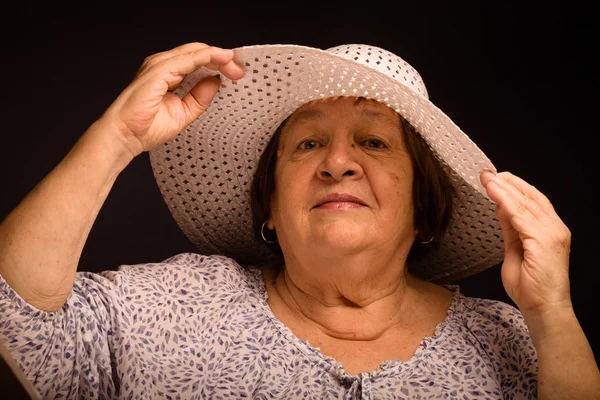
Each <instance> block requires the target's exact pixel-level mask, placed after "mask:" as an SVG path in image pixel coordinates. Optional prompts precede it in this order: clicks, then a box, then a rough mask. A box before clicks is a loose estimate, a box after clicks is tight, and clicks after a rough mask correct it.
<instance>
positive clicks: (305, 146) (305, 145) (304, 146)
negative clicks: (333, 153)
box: [298, 140, 319, 150]
mask: <svg viewBox="0 0 600 400" xmlns="http://www.w3.org/2000/svg"><path fill="white" fill-rule="evenodd" d="M317 147H319V142H317V141H316V140H305V141H304V142H302V143H300V145H299V146H298V148H299V149H300V150H312V149H316V148H317Z"/></svg>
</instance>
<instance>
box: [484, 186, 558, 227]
mask: <svg viewBox="0 0 600 400" xmlns="http://www.w3.org/2000/svg"><path fill="white" fill-rule="evenodd" d="M486 190H487V192H488V195H489V196H490V198H491V199H492V200H493V201H494V202H496V204H497V205H498V207H497V215H498V219H499V220H500V222H501V224H510V225H511V226H512V227H513V228H514V229H516V230H517V231H518V232H519V233H520V234H521V235H524V236H525V237H535V236H536V235H540V233H542V232H540V229H541V228H544V227H545V226H546V225H548V222H549V221H548V220H549V218H548V217H547V216H546V217H545V219H546V220H544V217H543V216H542V215H546V214H545V213H542V212H541V211H540V210H539V207H538V209H536V206H535V205H532V204H531V203H532V202H531V201H530V200H528V198H527V197H526V196H523V195H522V194H519V193H520V192H519V193H517V192H518V191H517V190H516V189H514V188H513V187H511V186H510V185H508V184H507V183H506V182H504V181H503V180H502V179H499V178H494V179H493V180H490V181H489V182H487V185H486ZM540 220H541V221H542V222H541V223H540Z"/></svg>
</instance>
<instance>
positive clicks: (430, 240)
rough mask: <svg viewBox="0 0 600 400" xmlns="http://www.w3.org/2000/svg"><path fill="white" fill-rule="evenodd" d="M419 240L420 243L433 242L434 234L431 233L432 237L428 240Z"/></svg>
mask: <svg viewBox="0 0 600 400" xmlns="http://www.w3.org/2000/svg"><path fill="white" fill-rule="evenodd" d="M418 242H419V243H420V244H428V243H431V242H433V235H431V237H430V238H429V240H427V241H421V240H418Z"/></svg>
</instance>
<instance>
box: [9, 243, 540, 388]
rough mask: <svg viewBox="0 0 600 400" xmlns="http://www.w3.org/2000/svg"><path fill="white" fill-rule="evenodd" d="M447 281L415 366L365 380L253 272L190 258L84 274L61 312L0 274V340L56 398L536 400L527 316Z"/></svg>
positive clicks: (384, 367) (389, 365) (227, 262)
mask: <svg viewBox="0 0 600 400" xmlns="http://www.w3.org/2000/svg"><path fill="white" fill-rule="evenodd" d="M447 287H448V288H449V289H451V290H452V291H453V293H454V295H453V299H452V301H451V304H450V307H449V309H448V314H447V317H446V319H445V320H444V321H443V322H442V323H440V324H439V325H438V326H437V328H436V330H435V333H434V334H433V335H432V336H428V337H425V338H424V339H423V341H422V342H421V345H420V346H419V347H418V348H417V350H416V352H415V354H414V356H413V357H412V358H411V359H410V360H408V361H405V362H401V361H397V360H389V361H385V362H384V363H382V364H381V365H380V367H379V368H378V369H377V370H375V371H371V372H367V373H360V374H357V375H350V374H348V373H347V372H345V371H344V368H343V365H342V364H341V363H338V362H336V361H335V360H334V359H333V358H331V357H328V356H326V355H324V354H322V353H321V352H320V351H319V349H318V348H315V347H313V346H311V345H310V343H308V342H306V341H304V340H301V339H299V338H298V337H296V336H295V335H294V334H293V333H292V332H291V331H290V330H289V329H288V328H287V327H286V326H285V325H283V324H282V323H281V321H279V320H278V319H277V318H276V317H275V316H274V315H273V313H272V312H271V309H270V308H269V306H268V304H267V291H266V288H265V286H264V283H263V280H262V274H261V270H260V269H259V268H255V267H251V268H247V269H244V268H242V267H240V266H239V265H238V264H237V263H236V262H235V261H233V260H231V259H229V258H227V257H223V256H203V255H199V254H192V253H183V254H179V255H176V256H173V257H171V258H169V259H167V260H165V261H164V262H160V263H151V264H140V265H123V266H121V267H120V268H119V269H118V270H117V271H106V272H102V273H91V272H78V273H77V278H76V281H75V285H74V287H73V291H72V292H71V295H70V296H69V298H68V300H67V302H66V304H65V305H64V306H63V307H62V309H60V310H59V311H56V312H44V311H40V310H38V309H36V308H34V307H32V306H31V305H29V304H27V303H26V302H25V301H23V299H21V298H20V297H19V296H18V295H17V294H16V293H15V292H14V291H13V290H12V289H11V288H10V287H9V286H8V284H7V283H6V281H4V279H3V278H2V277H0V341H2V342H3V343H5V345H6V346H7V347H8V348H9V350H10V352H11V354H12V355H13V356H14V358H15V359H16V361H17V363H18V364H19V365H20V366H21V368H22V369H23V371H24V372H25V374H26V375H27V376H28V378H29V379H30V380H31V381H32V382H33V383H34V385H35V387H36V388H37V389H38V390H39V392H40V393H41V394H42V396H43V397H44V398H48V399H53V398H67V399H81V398H83V399H157V398H158V399H250V398H252V399H465V400H467V399H534V398H536V396H537V359H536V353H535V349H534V347H533V344H532V342H531V338H530V336H529V333H528V331H527V327H526V325H525V322H524V320H523V317H522V315H521V314H520V313H519V311H518V310H517V309H516V308H514V307H513V306H511V305H509V304H506V303H503V302H500V301H497V300H486V299H479V298H472V297H466V296H464V295H463V294H461V293H460V291H459V287H458V286H457V285H449V286H447Z"/></svg>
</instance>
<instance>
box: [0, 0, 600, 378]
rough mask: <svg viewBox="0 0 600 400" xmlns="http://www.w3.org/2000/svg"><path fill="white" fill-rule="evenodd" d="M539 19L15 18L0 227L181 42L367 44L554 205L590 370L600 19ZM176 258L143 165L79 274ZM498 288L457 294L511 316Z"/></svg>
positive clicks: (99, 10) (516, 5)
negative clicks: (415, 77) (394, 58)
mask: <svg viewBox="0 0 600 400" xmlns="http://www.w3.org/2000/svg"><path fill="white" fill-rule="evenodd" d="M511 3H512V4H511ZM537 3H538V4H535V2H534V3H532V2H516V1H515V2H488V1H481V2H474V1H450V0H448V1H418V2H415V1H410V2H408V1H407V2H403V1H395V2H385V1H381V2H348V3H343V2H339V3H333V2H325V1H322V2H315V3H313V4H311V3H308V2H302V3H299V4H296V5H295V4H293V3H287V4H286V3H283V2H278V3H272V5H271V4H269V3H266V4H260V3H257V2H247V3H245V4H243V5H239V4H235V3H232V2H224V1H223V2H212V3H210V4H208V3H207V4H201V3H199V2H197V3H191V4H192V5H190V4H185V3H176V2H173V3H172V4H170V7H166V6H163V7H160V8H157V7H155V6H151V5H150V4H149V3H148V4H142V5H138V6H133V5H128V6H126V5H124V4H125V3H121V4H115V5H111V4H109V3H103V4H101V5H90V4H86V5H85V6H76V7H74V8H73V6H71V7H69V8H67V7H64V6H62V8H61V6H57V5H55V4H52V5H45V6H42V7H41V8H40V6H36V7H35V8H34V7H33V6H28V5H26V4H25V3H24V4H23V5H19V4H12V5H11V6H10V8H7V9H6V10H4V11H3V14H4V15H3V23H2V26H1V27H0V30H1V31H0V32H1V35H0V40H1V44H2V61H1V63H0V64H1V68H2V72H3V73H2V92H3V93H2V94H3V96H2V97H3V107H2V110H3V112H2V128H0V130H1V132H2V133H1V135H2V142H0V149H1V152H0V154H1V155H0V176H1V178H2V186H1V187H2V195H1V196H0V218H4V217H5V216H6V215H7V214H8V213H9V212H10V211H11V210H12V208H13V207H15V206H16V205H17V203H18V202H19V201H20V200H21V199H22V198H23V196H25V195H26V193H27V192H28V191H29V190H31V189H32V188H33V186H34V185H35V184H36V183H37V182H39V181H40V180H41V179H42V178H43V177H44V176H45V175H46V174H47V173H48V172H49V171H50V170H51V168H52V167H54V166H55V165H56V163H58V162H59V161H60V159H61V158H62V157H63V156H64V155H65V154H66V152H67V151H68V150H69V148H70V147H71V146H72V145H73V144H74V142H75V141H76V139H77V138H78V137H79V135H80V134H81V133H82V132H83V131H84V130H85V129H86V128H87V127H88V125H89V124H90V123H91V122H92V121H94V120H95V119H96V118H98V117H99V116H100V114H101V113H102V112H103V110H104V109H105V108H106V107H107V106H108V105H109V104H110V103H111V102H112V100H113V99H114V98H115V97H116V96H117V95H118V94H119V93H120V91H121V90H122V89H123V88H124V87H125V86H126V85H127V84H128V83H129V82H130V80H131V79H132V77H133V75H134V74H135V72H136V70H137V68H138V67H139V65H140V64H141V63H142V61H143V59H144V57H145V56H147V55H150V54H152V53H155V52H158V51H163V50H167V49H170V48H172V47H174V46H177V45H179V44H182V43H185V42H189V41H203V42H206V43H209V44H214V45H218V46H221V47H228V48H231V47H236V46H241V45H247V44H257V43H294V44H305V45H311V46H316V47H321V48H327V47H330V46H335V45H338V44H343V43H366V44H373V45H377V46H381V47H384V48H387V49H389V50H391V51H393V52H395V53H397V54H399V55H400V56H401V57H403V58H404V59H405V60H407V61H408V62H409V63H410V64H412V65H413V66H414V67H415V68H416V69H417V70H418V71H419V72H420V73H421V75H422V77H423V79H424V80H425V84H426V85H427V87H428V91H429V94H430V98H431V99H432V100H433V102H434V103H435V104H437V105H438V107H440V108H441V109H442V110H444V111H445V112H446V113H447V114H448V115H449V116H450V117H452V118H453V119H454V121H455V122H456V123H457V124H458V125H459V126H461V127H462V128H463V130H464V131H465V132H467V133H468V134H469V135H470V136H471V137H472V138H473V140H474V141H475V142H476V143H477V144H478V145H479V146H480V147H481V148H482V149H483V150H484V151H485V152H486V153H487V154H488V156H489V157H490V159H491V160H492V161H493V162H494V163H495V164H496V166H497V168H498V169H499V170H509V171H511V172H513V173H515V174H517V175H519V176H521V177H523V178H524V179H526V180H527V181H529V182H530V183H532V184H533V185H535V186H536V187H538V188H539V189H540V190H542V192H544V193H545V194H546V195H547V196H548V197H549V198H550V199H551V201H552V202H553V204H554V206H555V208H556V210H557V212H558V214H559V215H560V216H561V218H562V219H563V220H564V221H565V222H566V223H567V225H568V226H569V228H570V229H571V232H572V235H573V243H572V253H571V283H572V295H573V301H574V305H575V309H576V312H577V315H578V317H579V318H580V322H581V324H582V326H583V328H584V331H585V332H586V334H587V335H588V339H589V340H590V343H591V344H592V346H593V348H594V350H595V352H596V354H597V356H598V354H600V353H599V351H600V350H598V349H600V328H598V327H596V326H595V324H594V322H595V321H594V319H595V318H596V316H597V311H596V310H597V306H598V294H597V293H596V292H595V290H596V289H597V286H598V282H599V281H598V273H597V272H596V269H597V266H598V262H597V261H596V254H595V251H596V250H597V249H598V247H596V246H597V245H596V238H597V235H596V227H597V226H598V222H599V221H598V212H597V209H596V202H597V200H598V195H597V190H596V186H597V184H598V179H597V173H596V170H595V163H594V162H593V160H594V158H595V157H596V151H595V149H594V148H593V142H592V141H590V139H588V138H589V137H591V138H593V137H594V136H595V135H596V134H597V133H598V129H597V126H595V125H594V122H595V120H596V118H595V117H596V113H597V105H598V102H597V98H596V95H595V93H594V91H595V89H596V88H597V82H598V76H597V73H596V69H595V65H593V62H592V55H593V54H594V53H597V52H598V45H597V42H596V41H595V39H594V35H593V33H595V32H593V31H594V30H595V29H594V26H593V23H595V22H596V21H597V17H598V10H597V9H596V8H593V7H594V6H588V7H587V8H580V7H579V6H577V5H576V4H575V3H574V2H569V3H567V2H564V3H561V2H557V1H554V2H552V1H544V2H537ZM28 7H29V8H28ZM594 177H596V178H594ZM182 251H194V249H193V248H192V246H191V245H190V243H189V242H188V241H187V239H186V238H185V237H184V235H183V234H182V233H181V232H180V231H179V229H178V227H177V226H176V224H175V223H174V221H173V220H172V219H171V216H170V214H169V212H168V210H167V208H166V206H165V204H164V202H163V200H162V198H161V195H160V193H159V191H158V188H157V186H156V184H155V182H154V178H153V176H152V172H151V169H150V164H149V160H148V157H147V154H142V155H141V156H139V157H138V158H137V159H135V160H134V161H133V162H132V163H131V165H130V166H129V167H128V168H127V169H126V170H125V171H124V172H123V173H122V175H120V176H119V178H118V180H117V182H116V183H115V186H114V188H113V190H112V192H111V193H110V195H109V197H108V199H107V201H106V203H105V205H104V207H103V208H102V210H101V212H100V214H99V216H98V219H97V221H96V223H95V225H94V227H93V229H92V232H91V235H90V237H89V239H88V242H87V244H86V246H85V248H84V251H83V256H82V260H81V264H80V270H89V271H101V270H106V269H115V268H116V267H117V266H118V265H119V264H124V263H139V262H151V261H157V260H162V259H164V258H167V257H169V256H171V255H173V254H175V253H178V252H182ZM499 273H500V269H499V266H496V267H493V268H490V269H489V270H488V271H486V272H483V273H481V274H479V275H476V276H474V277H472V278H468V279H465V280H464V281H462V282H459V283H460V284H461V285H462V288H463V291H464V292H465V293H466V294H468V295H472V296H480V297H489V298H496V299H501V300H504V301H507V302H510V299H509V298H508V297H507V296H506V294H505V293H504V291H503V288H502V284H501V281H500V275H499ZM0 378H1V377H0Z"/></svg>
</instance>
